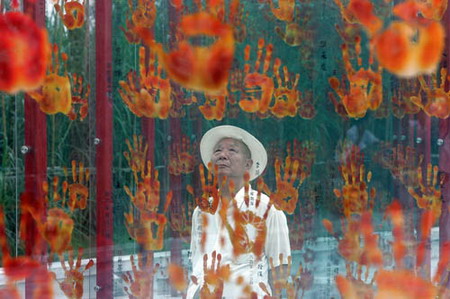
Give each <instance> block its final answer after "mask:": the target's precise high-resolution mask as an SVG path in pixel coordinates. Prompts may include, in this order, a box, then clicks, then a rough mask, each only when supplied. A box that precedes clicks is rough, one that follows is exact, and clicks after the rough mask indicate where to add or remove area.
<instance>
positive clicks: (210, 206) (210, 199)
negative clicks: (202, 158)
mask: <svg viewBox="0 0 450 299" xmlns="http://www.w3.org/2000/svg"><path fill="white" fill-rule="evenodd" d="M198 169H199V172H200V181H201V184H202V195H201V196H195V194H194V188H192V186H191V185H188V186H187V187H186V189H187V191H188V192H189V194H191V195H192V196H193V197H194V198H195V202H196V204H197V206H198V207H199V208H200V210H202V211H203V212H207V213H210V214H215V213H216V211H217V207H218V206H219V198H220V195H219V189H218V176H217V172H218V166H217V165H214V168H213V165H212V163H211V162H209V163H208V169H209V172H208V175H207V179H206V177H205V168H204V166H203V165H202V164H200V165H199V166H198ZM211 171H212V172H211ZM213 176H214V177H213Z"/></svg>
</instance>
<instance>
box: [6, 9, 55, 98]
mask: <svg viewBox="0 0 450 299" xmlns="http://www.w3.org/2000/svg"><path fill="white" fill-rule="evenodd" d="M0 44H1V48H2V57H1V62H2V64H1V66H0V91H4V92H8V93H16V92H19V91H30V90H33V89H36V88H38V87H39V86H41V85H42V82H43V81H44V78H45V72H46V70H47V65H48V62H49V57H50V53H51V49H50V45H49V42H48V35H47V31H46V30H45V29H42V28H39V27H38V26H37V25H36V23H35V22H34V21H33V19H32V18H31V17H30V16H28V15H26V14H22V13H19V12H7V13H2V14H0ZM18 49H21V50H20V51H18ZM30 66H32V67H30Z"/></svg>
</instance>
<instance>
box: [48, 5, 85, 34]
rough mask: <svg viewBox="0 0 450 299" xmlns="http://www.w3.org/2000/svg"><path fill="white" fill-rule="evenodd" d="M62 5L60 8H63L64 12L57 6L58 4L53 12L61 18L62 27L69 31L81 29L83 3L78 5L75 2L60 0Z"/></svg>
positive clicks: (82, 23)
mask: <svg viewBox="0 0 450 299" xmlns="http://www.w3.org/2000/svg"><path fill="white" fill-rule="evenodd" d="M58 2H59V1H58ZM62 4H63V5H62V6H63V7H64V12H63V9H62V8H61V5H59V4H58V3H56V4H55V10H56V12H57V13H58V14H59V16H60V17H61V20H62V21H63V24H64V26H66V28H67V29H69V30H73V29H76V28H81V27H83V25H84V1H83V3H80V2H78V1H76V0H73V1H70V0H69V1H67V0H62Z"/></svg>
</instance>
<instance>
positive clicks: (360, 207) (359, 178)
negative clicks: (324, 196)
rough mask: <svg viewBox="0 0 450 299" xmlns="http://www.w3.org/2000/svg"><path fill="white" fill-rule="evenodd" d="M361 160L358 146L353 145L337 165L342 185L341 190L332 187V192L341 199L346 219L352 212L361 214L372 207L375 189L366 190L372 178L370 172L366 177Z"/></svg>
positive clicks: (362, 156) (361, 155) (362, 159)
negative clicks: (338, 165)
mask: <svg viewBox="0 0 450 299" xmlns="http://www.w3.org/2000/svg"><path fill="white" fill-rule="evenodd" d="M363 161H364V155H363V154H362V153H361V152H360V149H359V147H358V146H356V145H353V146H352V147H351V149H350V152H349V153H347V156H346V157H344V158H343V161H342V163H341V166H340V167H339V169H340V172H341V175H342V178H343V179H344V186H343V187H342V190H339V189H334V194H335V195H336V197H337V198H339V199H342V208H343V212H344V216H345V218H346V219H349V218H350V217H351V215H353V214H358V215H361V214H362V213H363V212H364V211H366V210H367V209H369V210H371V209H372V208H373V204H374V200H375V195H376V190H375V188H372V189H371V190H370V194H369V192H367V188H368V187H367V183H369V182H370V180H371V178H372V172H370V171H369V172H368V173H367V179H366V178H365V166H364V163H363ZM366 180H367V183H366Z"/></svg>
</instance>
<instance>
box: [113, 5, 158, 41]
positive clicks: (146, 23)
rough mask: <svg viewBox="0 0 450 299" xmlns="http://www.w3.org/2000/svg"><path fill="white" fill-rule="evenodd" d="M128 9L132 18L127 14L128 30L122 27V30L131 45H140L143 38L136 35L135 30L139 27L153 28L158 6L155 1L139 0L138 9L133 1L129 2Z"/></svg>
mask: <svg viewBox="0 0 450 299" xmlns="http://www.w3.org/2000/svg"><path fill="white" fill-rule="evenodd" d="M128 8H129V9H130V12H131V17H130V16H129V13H127V20H126V29H125V28H123V27H120V30H122V31H123V33H124V34H125V37H126V39H127V40H128V42H129V43H130V44H138V43H140V42H141V38H140V37H139V35H138V34H136V32H135V30H136V28H138V27H144V28H151V27H152V26H153V24H154V22H155V18H156V5H155V1H154V0H138V1H137V5H136V8H134V5H133V1H132V0H128Z"/></svg>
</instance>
